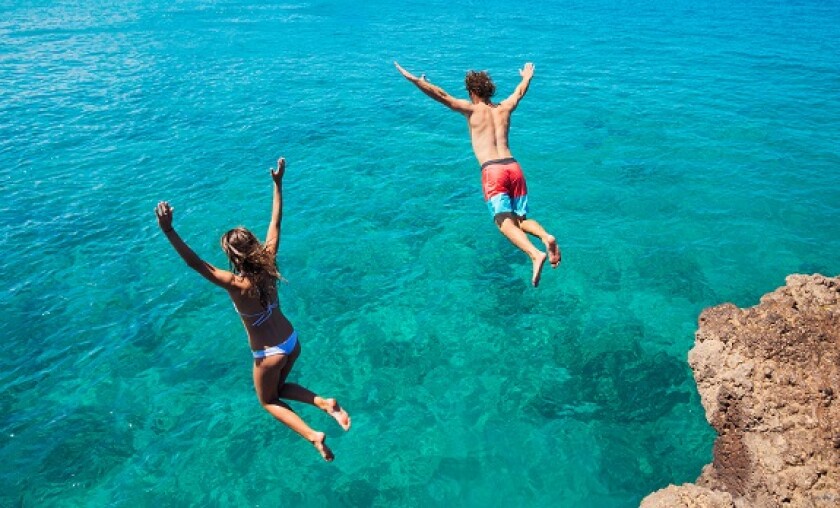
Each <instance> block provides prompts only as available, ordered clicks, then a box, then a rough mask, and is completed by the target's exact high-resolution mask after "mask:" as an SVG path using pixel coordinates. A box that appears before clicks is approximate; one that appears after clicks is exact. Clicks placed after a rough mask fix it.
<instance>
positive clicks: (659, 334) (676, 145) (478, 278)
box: [0, 0, 840, 506]
mask: <svg viewBox="0 0 840 508" xmlns="http://www.w3.org/2000/svg"><path fill="white" fill-rule="evenodd" d="M0 13H2V16H0V186H2V196H3V199H2V203H0V217H2V222H3V230H2V231H3V233H2V258H0V259H1V260H2V261H1V262H2V279H0V282H2V287H3V291H2V293H0V295H2V296H0V315H2V320H3V329H4V336H3V340H2V341H0V365H2V369H0V464H2V467H0V505H3V506H153V505H154V506H179V505H197V506H235V505H238V506H370V505H377V506H434V505H441V506H444V505H446V506H453V505H457V506H634V505H637V504H638V502H639V500H640V499H641V498H642V497H643V496H645V495H646V494H647V493H649V492H651V491H653V490H656V489H658V488H661V487H664V486H666V485H667V484H669V483H683V482H688V481H693V480H694V479H695V478H696V477H697V475H698V474H699V473H700V469H701V467H702V466H703V465H704V464H706V463H708V462H709V461H710V459H711V446H712V442H713V439H714V432H713V431H712V430H711V429H710V427H709V426H708V425H707V424H706V422H705V419H704V417H703V410H702V407H701V405H700V402H699V397H698V395H697V393H696V389H695V386H694V383H693V380H692V377H691V372H690V370H689V368H688V366H687V364H686V353H687V351H688V349H689V348H690V347H691V346H692V343H693V332H694V330H695V327H696V319H697V315H698V314H699V312H700V311H701V310H702V309H703V308H704V307H707V306H710V305H715V304H718V303H722V302H725V301H731V302H735V303H736V304H738V305H742V306H743V305H754V304H756V303H757V302H758V298H759V297H760V296H761V295H762V294H763V293H765V292H768V291H771V290H773V289H774V288H776V287H777V286H779V285H781V284H783V282H784V277H785V275H787V274H789V273H793V272H805V273H813V272H821V273H824V274H837V273H840V257H838V254H837V253H838V252H840V150H838V135H840V94H838V90H840V4H838V3H837V2H835V1H829V2H818V1H798V2H787V1H776V2H770V1H768V2H759V1H747V2H738V3H735V4H733V3H732V2H688V1H685V0H677V1H675V2H654V1H648V2H644V1H628V2H608V1H603V0H596V1H594V2H591V1H590V2H512V1H511V2H499V1H493V0H490V1H485V2H463V3H457V2H443V1H437V0H431V1H423V2H416V1H411V2H384V1H380V0H376V1H367V2H349V1H342V2H335V1H327V2H311V3H307V2H301V3H253V4H251V3H247V2H239V1H229V2H197V1H189V0H188V1H179V2H162V1H161V2H152V1H128V2H119V3H118V5H114V4H113V3H112V2H101V1H89V2H60V1H59V2H31V1H25V0H24V1H22V2H14V3H12V2H3V3H2V6H0ZM394 59H399V61H400V63H402V64H403V65H404V66H405V67H407V68H408V69H409V70H411V71H415V72H417V73H420V72H425V73H426V74H427V76H428V77H429V78H430V79H431V80H432V81H433V82H435V83H437V84H439V85H441V86H443V87H444V88H446V89H448V90H449V91H450V92H452V93H454V94H456V95H460V96H464V93H463V85H462V80H463V74H464V72H465V71H466V70H468V69H471V68H477V69H488V70H489V71H490V72H491V75H492V76H493V77H494V78H495V80H496V82H497V85H498V87H499V90H500V95H501V96H502V97H504V96H506V95H507V94H508V93H510V91H511V90H512V89H513V87H514V86H515V85H516V83H517V82H518V79H519V76H518V73H517V70H518V69H519V68H520V67H521V66H522V64H523V63H524V62H526V61H534V62H535V63H536V76H535V78H534V81H533V83H532V86H531V90H530V91H529V93H528V96H527V97H526V98H525V100H524V101H523V102H522V104H521V105H520V107H519V109H518V110H517V112H516V113H515V116H514V121H513V124H514V125H513V130H512V134H511V143H512V147H513V151H514V154H515V155H516V157H517V158H518V159H519V160H520V162H521V163H522V166H523V168H524V170H525V172H526V175H527V177H528V179H529V186H530V195H531V206H532V213H533V217H535V218H537V219H538V220H540V221H541V222H542V223H543V224H544V225H545V226H546V228H547V229H549V230H550V231H552V232H553V233H554V234H555V235H556V236H557V237H558V239H559V240H560V244H561V247H562V248H563V253H564V258H563V259H564V260H563V264H562V266H561V268H559V269H558V270H557V271H551V270H550V269H549V270H547V271H546V273H545V276H544V278H543V283H542V285H541V287H540V288H538V289H536V290H535V289H532V288H530V287H529V285H528V276H529V266H528V263H527V262H526V259H525V257H524V256H523V255H522V254H520V253H518V252H517V251H515V250H514V249H513V248H512V247H511V246H510V245H508V244H507V242H506V240H504V239H503V238H502V237H501V236H500V235H499V234H498V233H497V232H496V231H495V230H494V227H493V225H492V223H491V221H490V220H489V217H488V215H487V212H486V209H485V206H484V204H483V203H482V200H481V194H480V189H479V171H478V168H477V164H476V162H475V160H474V159H473V158H472V154H471V151H470V146H469V140H468V137H467V130H466V126H465V124H464V121H463V120H462V119H461V118H460V117H458V116H457V115H455V114H453V113H450V112H448V111H446V110H445V109H444V108H442V107H441V106H439V105H438V104H435V103H434V102H432V101H431V100H429V99H427V98H426V97H425V96H423V95H422V94H420V93H419V92H418V91H417V90H415V89H414V88H413V87H412V86H411V85H410V84H409V83H407V82H405V81H404V80H402V78H401V77H400V76H399V75H398V74H397V73H396V71H395V70H394V68H393V66H392V63H391V62H392V61H393V60H394ZM281 154H282V155H285V156H286V158H287V160H288V170H287V179H286V186H285V189H286V215H285V220H284V230H283V240H282V245H281V256H280V266H281V270H282V271H283V273H284V274H285V276H286V278H287V279H288V281H289V283H288V284H284V285H283V286H282V289H281V294H282V302H283V306H284V309H285V311H286V313H287V314H288V315H289V317H290V319H291V320H292V321H293V322H294V323H295V325H296V327H297V328H298V329H299V331H300V334H301V340H302V344H303V356H302V357H301V359H300V361H299V362H298V364H297V366H296V372H294V373H293V374H292V379H295V380H297V381H299V382H301V383H302V384H304V385H307V386H310V387H312V388H314V389H316V390H318V391H320V392H321V393H323V394H324V395H333V396H336V397H338V398H339V399H340V400H341V401H342V402H343V404H344V405H345V406H346V407H347V408H348V409H349V411H350V412H351V414H352V416H353V428H352V430H351V431H350V432H349V433H348V434H342V432H341V431H340V429H338V427H337V426H336V425H334V424H332V425H331V422H330V421H329V420H328V419H327V418H326V417H325V416H324V415H322V414H319V413H318V412H317V411H315V410H313V409H312V408H308V407H301V408H300V413H301V415H302V416H303V417H304V418H305V419H306V420H307V421H309V422H310V423H311V424H312V425H313V426H314V427H315V428H318V429H322V430H325V431H326V432H327V433H328V436H329V442H330V443H331V445H332V447H333V450H334V451H335V453H336V456H337V459H336V461H335V462H334V463H332V464H325V463H323V462H322V461H321V460H320V458H319V456H318V455H317V454H316V453H315V452H314V451H313V450H312V448H311V447H310V446H309V445H307V444H306V443H305V442H303V441H302V440H301V439H300V438H298V437H297V436H295V435H293V434H292V432H291V431H289V430H288V429H286V428H284V427H283V426H282V425H280V424H279V423H277V422H275V421H273V420H272V419H271V418H270V417H269V416H268V415H267V414H266V413H265V412H264V411H263V410H262V409H261V408H260V407H259V405H258V404H257V401H256V398H255V396H254V394H253V390H252V387H251V377H250V376H251V373H250V363H251V362H250V357H249V352H248V346H247V342H246V338H245V334H244V332H243V330H242V328H241V325H240V324H239V322H238V320H237V318H236V315H235V314H234V312H233V310H232V308H231V305H230V303H229V301H228V300H227V298H226V296H225V295H224V294H223V292H221V291H219V290H217V289H215V288H213V287H211V286H210V285H209V284H207V283H206V282H205V281H203V280H202V279H201V278H200V277H198V276H197V275H195V274H194V273H190V272H189V271H188V270H187V269H186V267H185V265H183V263H181V262H180V260H179V259H178V258H177V257H176V255H175V253H174V252H173V251H172V249H171V248H170V247H169V245H168V244H167V242H166V241H165V240H164V239H163V237H162V236H161V235H160V233H159V231H158V229H157V226H156V223H155V221H154V215H153V207H154V204H155V203H156V202H157V201H158V200H160V199H168V200H170V201H171V202H172V203H173V205H174V206H175V209H176V210H175V217H176V226H177V227H178V229H179V231H180V232H181V233H182V235H183V236H184V238H185V239H186V240H187V241H188V242H189V243H190V244H191V245H192V246H193V247H194V248H195V249H196V250H197V251H198V252H199V253H200V254H201V255H203V256H204V257H205V258H206V259H207V260H209V261H210V262H212V263H215V264H218V265H221V266H224V265H225V261H224V257H223V255H222V253H221V251H220V250H219V248H218V238H219V236H220V235H221V233H222V232H224V231H225V230H226V229H228V228H230V227H233V226H236V225H239V224H242V225H245V226H248V227H251V228H254V229H255V230H256V231H258V232H260V233H262V231H263V230H264V228H265V226H266V224H267V220H268V215H269V210H270V189H271V184H270V180H269V178H268V174H267V169H268V167H269V166H270V165H271V164H272V162H273V161H274V160H275V159H276V157H277V156H279V155H281ZM296 407H300V406H296Z"/></svg>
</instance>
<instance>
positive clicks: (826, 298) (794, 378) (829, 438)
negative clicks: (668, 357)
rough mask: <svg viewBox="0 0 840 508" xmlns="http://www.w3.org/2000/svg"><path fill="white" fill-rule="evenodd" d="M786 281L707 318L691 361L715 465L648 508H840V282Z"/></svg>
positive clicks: (702, 318)
mask: <svg viewBox="0 0 840 508" xmlns="http://www.w3.org/2000/svg"><path fill="white" fill-rule="evenodd" d="M786 283H787V284H786V285H785V286H784V287H781V288H779V289H777V290H776V291H774V292H772V293H769V294H767V295H764V297H762V298H761V303H760V304H759V305H757V306H755V307H752V308H749V309H739V308H737V307H735V306H734V305H732V304H724V305H720V306H718V307H714V308H710V309H706V310H704V311H703V312H702V313H701V315H700V319H699V322H700V327H699V329H698V330H697V333H696V336H695V346H694V348H693V349H692V350H691V351H690V352H689V354H688V361H689V364H690V365H691V368H692V369H693V371H694V379H695V381H696V382H697V388H698V391H699V392H700V397H701V400H702V403H703V408H704V409H705V411H706V419H707V420H708V421H709V423H710V424H711V425H712V426H713V427H714V428H715V430H716V431H717V433H718V438H717V440H716V441H715V444H714V460H713V462H712V463H711V464H709V465H707V466H706V467H705V468H704V469H703V472H702V473H701V474H700V477H699V478H698V479H697V481H696V483H697V485H692V484H686V485H683V486H681V487H675V486H669V487H668V488H666V489H663V490H660V491H658V492H656V493H654V494H651V495H650V496H648V497H647V498H645V499H644V500H643V501H642V506H645V507H654V506H669V507H680V506H704V507H705V506H709V507H718V506H721V507H722V506H735V507H738V508H740V507H742V506H743V507H747V506H750V507H752V506H757V507H765V506H766V507H775V506H797V507H799V506H802V507H823V506H826V507H828V506H831V507H835V506H840V403H838V402H837V400H836V398H837V394H836V392H837V391H838V390H840V278H836V277H835V278H829V277H823V276H821V275H813V276H806V275H791V276H789V277H788V278H787V280H786ZM698 489H700V490H698ZM725 495H729V497H728V498H727V497H726V496H725ZM721 496H723V497H721ZM651 503H656V504H651ZM662 503H664V504H662ZM715 503H717V504H715ZM727 503H729V504H727Z"/></svg>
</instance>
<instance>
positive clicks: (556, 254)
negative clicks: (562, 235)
mask: <svg viewBox="0 0 840 508" xmlns="http://www.w3.org/2000/svg"><path fill="white" fill-rule="evenodd" d="M543 243H544V244H545V249H546V250H547V251H548V262H549V263H551V267H552V268H557V266H558V265H559V264H560V248H559V247H558V246H557V240H555V239H554V237H553V236H551V235H547V236H546V237H545V238H544V239H543Z"/></svg>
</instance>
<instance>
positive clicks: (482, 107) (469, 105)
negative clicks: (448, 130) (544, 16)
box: [394, 62, 560, 287]
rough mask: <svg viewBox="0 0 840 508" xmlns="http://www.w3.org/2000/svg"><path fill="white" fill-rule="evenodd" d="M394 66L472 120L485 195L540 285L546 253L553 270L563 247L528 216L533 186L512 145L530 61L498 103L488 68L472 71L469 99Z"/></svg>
mask: <svg viewBox="0 0 840 508" xmlns="http://www.w3.org/2000/svg"><path fill="white" fill-rule="evenodd" d="M394 65H395V66H396V67H397V70H398V71H400V73H401V74H402V75H403V76H405V78H406V79H407V80H409V81H411V82H412V83H414V85H415V86H417V88H419V89H420V91H421V92H423V93H424V94H426V95H428V96H429V97H431V98H432V99H434V100H436V101H438V102H440V103H441V104H443V105H444V106H446V107H448V108H449V109H451V110H452V111H457V112H458V113H461V114H462V115H464V116H465V117H466V118H467V124H468V125H469V128H470V138H471V140H472V147H473V151H474V152H475V156H476V158H477V159H478V163H479V164H480V165H481V185H482V187H483V188H484V199H485V200H486V201H487V205H488V207H489V208H490V213H491V214H492V215H493V220H494V221H495V222H496V225H497V226H498V227H499V231H501V233H502V234H503V235H505V237H507V239H508V240H510V242H511V243H512V244H514V245H515V246H516V247H518V248H519V249H521V250H522V251H523V252H524V253H525V254H527V255H528V257H529V258H531V262H532V263H533V272H532V277H531V283H532V284H533V285H534V287H536V286H537V285H538V284H539V283H540V275H541V274H542V268H543V264H545V260H546V257H548V260H549V262H550V263H551V266H552V267H553V268H557V266H558V265H559V264H560V249H559V248H558V247H557V241H556V240H555V239H554V237H553V236H551V235H550V234H548V233H547V232H546V231H545V229H543V227H542V226H540V224H539V223H538V222H537V221H535V220H533V219H528V218H527V213H528V190H527V187H526V185H525V176H524V175H523V174H522V169H521V168H520V167H519V163H518V162H516V159H514V158H513V155H512V154H511V152H510V148H509V147H508V132H509V130H510V115H511V113H513V111H514V110H515V109H516V106H517V105H519V101H520V100H522V98H523V97H525V92H527V91H528V85H529V84H530V83H531V78H532V77H533V76H534V64H532V63H526V64H525V67H524V68H523V69H522V70H520V71H519V74H520V75H521V76H522V81H521V82H520V83H519V85H517V87H516V90H514V91H513V94H511V96H510V97H508V98H507V99H505V100H503V101H502V102H500V103H498V104H493V103H492V102H490V98H491V97H493V94H494V93H495V92H496V85H494V84H493V81H492V80H491V79H490V76H489V75H488V74H487V73H486V72H484V71H482V72H476V71H470V72H468V73H467V78H466V85H467V92H469V94H470V100H468V101H467V100H463V99H456V98H454V97H452V96H451V95H449V94H448V93H446V92H445V91H444V90H443V89H442V88H440V87H439V86H435V85H433V84H431V83H429V81H428V80H427V79H426V77H425V75H421V76H420V77H419V78H418V77H416V76H414V75H413V74H411V73H410V72H408V71H406V70H405V69H403V68H402V67H400V64H398V63H397V62H394ZM526 233H528V234H531V235H533V236H536V237H537V238H539V239H540V240H542V242H543V244H545V248H546V251H547V252H548V255H546V253H545V252H543V251H541V250H539V249H537V248H536V247H534V245H533V244H532V243H531V241H530V240H529V239H528V235H526Z"/></svg>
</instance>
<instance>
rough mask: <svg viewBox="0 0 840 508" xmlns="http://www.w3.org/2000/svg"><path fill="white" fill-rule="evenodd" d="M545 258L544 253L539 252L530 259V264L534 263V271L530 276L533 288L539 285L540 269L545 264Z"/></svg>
mask: <svg viewBox="0 0 840 508" xmlns="http://www.w3.org/2000/svg"><path fill="white" fill-rule="evenodd" d="M546 257H547V256H546V255H545V252H542V251H539V252H538V254H537V256H536V257H535V258H533V259H531V262H533V263H534V271H533V273H532V275H531V284H533V285H534V287H537V286H539V285H540V277H541V276H542V269H543V265H544V264H545V258H546Z"/></svg>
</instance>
